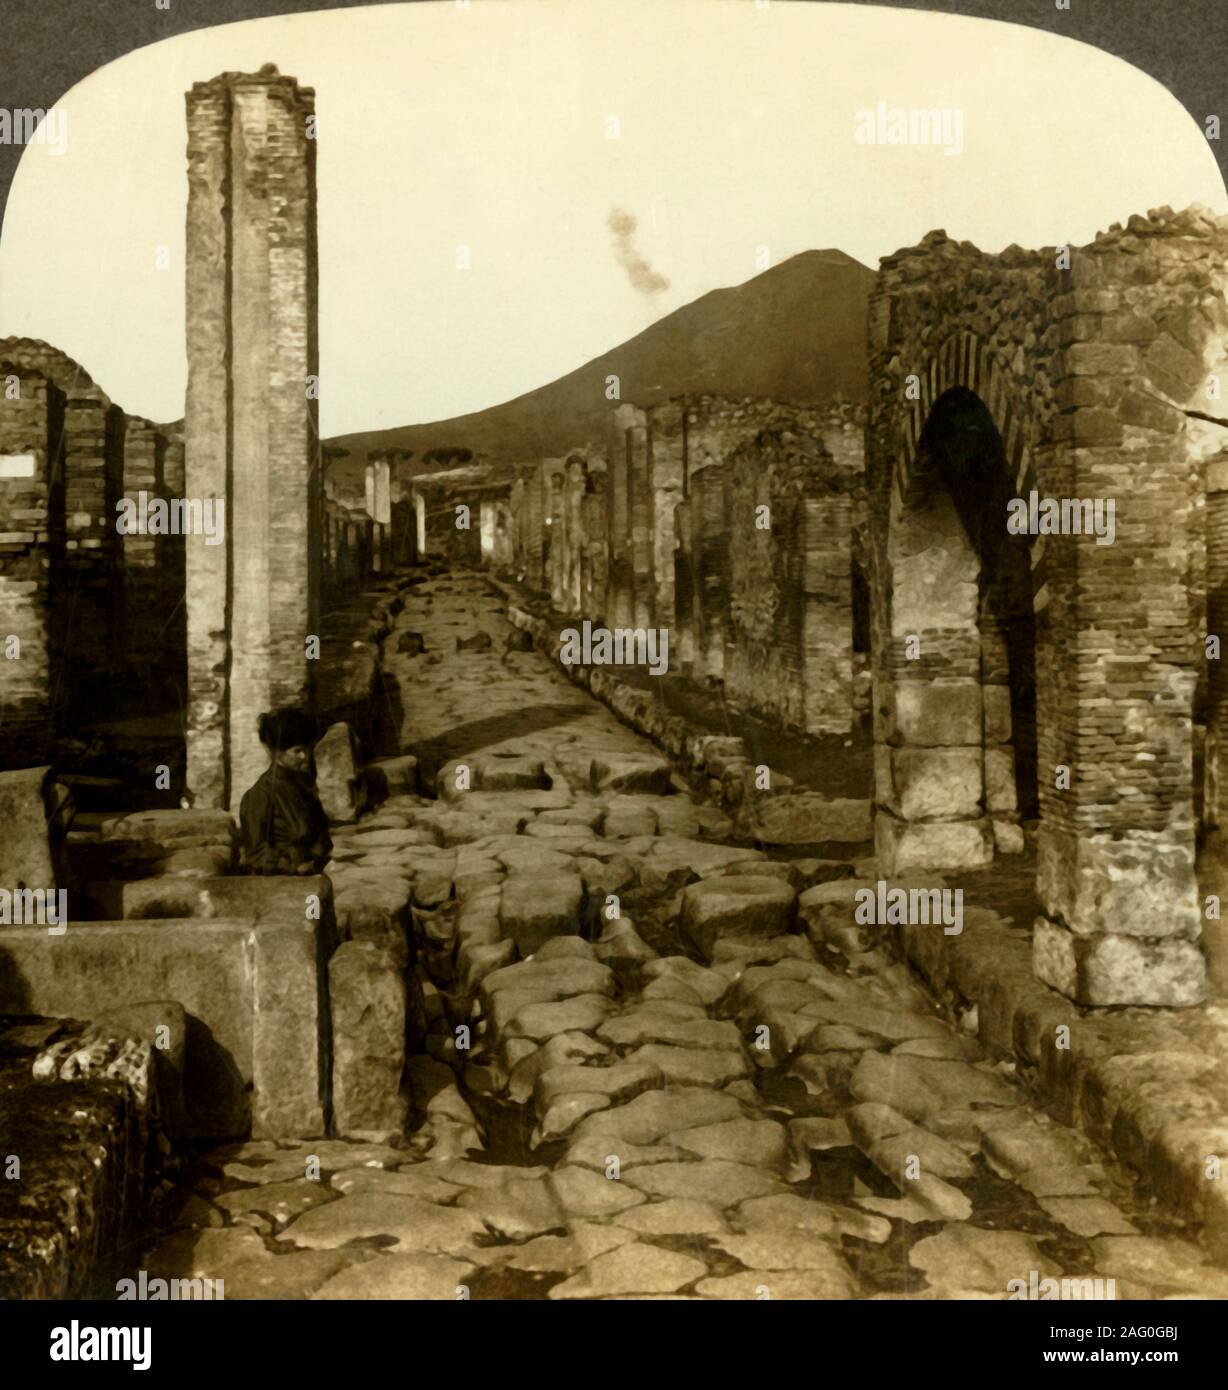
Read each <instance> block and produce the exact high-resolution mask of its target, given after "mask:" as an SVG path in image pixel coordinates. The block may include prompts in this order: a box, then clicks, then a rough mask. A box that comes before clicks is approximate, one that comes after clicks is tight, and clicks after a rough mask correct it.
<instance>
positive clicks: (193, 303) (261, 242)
mask: <svg viewBox="0 0 1228 1390" xmlns="http://www.w3.org/2000/svg"><path fill="white" fill-rule="evenodd" d="M187 112H188V186H189V197H188V220H187V339H188V392H187V409H186V416H185V426H184V434H185V450H186V483H185V487H186V493H187V496H188V497H189V498H192V499H202V500H203V499H206V498H215V499H216V498H223V499H225V504H226V527H225V540H224V543H222V544H219V545H207V544H205V538H204V537H203V536H189V537H187V544H186V569H187V599H188V687H189V706H188V785H189V787H190V789H191V791H192V792H193V794H194V795H195V797H196V800H197V803H198V804H200V805H207V806H237V804H238V801H239V798H240V797H241V796H242V794H243V792H244V791H245V790H246V789H247V788H248V787H249V786H250V785H251V783H252V782H253V781H255V779H256V777H258V776H259V774H260V773H261V771H262V770H263V768H264V766H265V763H266V755H265V754H264V752H263V750H262V749H261V747H260V744H259V740H258V739H257V736H256V720H257V717H258V715H259V714H260V713H261V711H262V710H265V709H268V708H270V707H272V706H275V705H280V704H289V703H309V702H310V699H311V674H310V667H309V664H308V662H307V660H306V642H305V639H306V637H307V635H308V634H309V633H313V632H316V631H317V630H318V626H319V573H320V566H319V559H318V556H317V555H316V553H315V552H316V550H317V548H318V546H319V535H318V529H319V508H318V498H317V496H316V493H317V490H318V487H319V466H318V455H319V431H318V428H317V421H316V402H315V399H314V396H315V392H311V393H310V396H309V391H308V377H311V376H315V375H316V374H317V372H318V365H317V363H318V350H317V324H316V278H317V277H316V225H315V216H316V188H315V141H314V139H309V138H308V134H307V121H308V118H309V117H310V116H311V115H312V114H313V113H314V93H313V92H312V91H311V89H310V88H305V87H300V86H299V85H298V83H297V82H296V81H295V80H294V79H293V78H289V77H282V76H280V75H279V74H278V73H277V70H276V69H275V68H273V67H272V66H268V67H266V68H264V69H262V70H261V71H260V72H259V73H258V74H254V75H253V74H247V73H223V74H222V75H221V76H220V77H217V78H214V79H213V81H211V82H205V83H197V84H196V86H194V87H193V88H192V91H191V92H190V93H188V97H187Z"/></svg>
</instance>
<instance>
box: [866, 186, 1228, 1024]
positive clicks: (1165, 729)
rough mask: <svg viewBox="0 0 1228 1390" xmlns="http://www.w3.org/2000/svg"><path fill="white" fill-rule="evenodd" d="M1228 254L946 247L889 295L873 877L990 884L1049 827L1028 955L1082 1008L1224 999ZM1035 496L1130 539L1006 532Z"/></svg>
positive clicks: (902, 269) (873, 533)
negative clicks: (1217, 870) (1016, 851)
mask: <svg viewBox="0 0 1228 1390" xmlns="http://www.w3.org/2000/svg"><path fill="white" fill-rule="evenodd" d="M1224 252H1225V232H1224V230H1223V229H1222V228H1221V227H1219V225H1218V224H1217V223H1216V222H1215V221H1214V219H1212V218H1210V217H1207V216H1203V215H1202V214H1200V213H1199V212H1198V211H1196V210H1190V211H1188V212H1186V213H1182V214H1180V215H1177V216H1174V215H1173V214H1172V213H1171V212H1170V211H1169V210H1168V209H1162V210H1159V211H1158V212H1156V213H1153V214H1152V215H1150V216H1149V217H1147V218H1141V217H1133V218H1131V219H1130V222H1129V224H1128V226H1127V227H1126V228H1124V229H1122V228H1114V229H1113V230H1112V231H1110V232H1109V233H1105V234H1102V235H1100V236H1098V237H1097V238H1096V240H1095V241H1094V242H1092V243H1091V244H1090V245H1088V246H1085V247H1080V248H1076V249H1073V250H1070V249H1067V248H1051V249H1047V250H1043V251H1038V252H1024V251H1020V250H1019V249H1018V248H1014V247H1012V248H1010V249H1009V250H1008V251H1006V252H1004V253H1003V254H1002V255H1000V256H988V255H984V254H982V253H980V252H979V251H977V250H976V249H975V248H974V247H972V246H970V245H969V244H967V243H956V242H953V241H951V240H949V239H948V238H947V237H946V236H945V235H944V234H943V233H941V232H937V233H932V234H931V235H930V236H928V237H927V238H926V239H925V241H923V242H922V243H921V245H920V246H918V247H915V248H913V249H911V250H908V251H904V252H900V253H899V254H897V255H895V256H892V257H888V258H887V259H886V260H885V261H884V262H883V267H882V273H881V275H880V277H879V281H878V285H877V287H876V290H875V293H874V295H873V297H872V300H871V308H870V365H871V384H872V393H871V401H870V412H871V413H870V422H869V429H868V434H867V440H868V446H867V477H868V486H869V497H870V502H869V506H870V527H869V534H870V537H871V549H872V571H871V572H872V587H873V613H872V629H873V634H872V635H873V669H874V734H875V743H876V785H875V803H876V838H877V848H878V852H879V855H880V863H881V865H882V866H883V868H884V869H885V871H887V872H894V873H910V872H914V871H917V870H924V869H931V868H933V869H950V870H958V869H969V868H975V867H978V866H984V865H986V864H988V863H989V862H990V861H991V860H992V857H993V855H994V853H995V850H996V849H997V850H1001V849H1009V848H1010V847H1012V845H1013V844H1014V843H1015V842H1016V840H1017V833H1018V832H1017V830H1016V828H1015V822H1016V821H1017V820H1018V818H1019V816H1020V814H1021V813H1022V814H1023V815H1024V816H1025V817H1028V816H1038V817H1039V828H1038V835H1037V846H1038V866H1037V883H1036V887H1037V895H1038V898H1039V903H1040V908H1041V915H1040V917H1039V918H1038V919H1037V922H1036V927H1035V934H1034V965H1035V969H1036V973H1037V974H1038V975H1039V976H1040V978H1041V979H1042V980H1044V981H1045V982H1046V983H1048V984H1050V985H1052V986H1053V987H1054V988H1056V989H1058V990H1060V991H1061V992H1062V993H1064V994H1066V995H1068V996H1069V997H1071V998H1073V999H1075V1000H1077V1001H1078V1002H1080V1003H1085V1004H1125V1003H1133V1004H1182V1003H1191V1002H1195V1001H1196V1000H1198V999H1200V998H1201V997H1202V996H1203V992H1204V987H1205V983H1204V965H1203V958H1202V954H1201V952H1200V950H1199V946H1198V937H1199V930H1200V926H1199V923H1200V908H1199V901H1198V894H1197V884H1196V882H1195V875H1194V858H1195V831H1196V821H1195V778H1194V767H1195V760H1194V754H1195V737H1194V726H1195V722H1196V719H1201V718H1205V722H1206V727H1207V767H1208V771H1209V773H1210V777H1209V782H1208V784H1209V786H1211V787H1212V788H1213V793H1212V796H1211V798H1210V800H1209V806H1208V813H1209V815H1211V816H1212V817H1214V816H1215V815H1216V814H1217V813H1218V805H1217V803H1218V799H1219V794H1220V793H1219V788H1220V787H1221V786H1222V777H1223V774H1222V772H1221V770H1220V768H1221V761H1222V758H1223V756H1224V755H1223V734H1222V729H1223V720H1224V715H1223V692H1224V680H1223V676H1222V675H1221V666H1220V665H1219V664H1218V663H1217V662H1206V661H1205V645H1204V639H1205V638H1206V636H1207V634H1208V632H1209V631H1211V632H1215V631H1217V630H1218V628H1219V627H1220V626H1221V624H1222V621H1223V613H1222V604H1223V596H1222V594H1221V593H1220V589H1221V588H1222V584H1223V575H1224V570H1225V565H1224V560H1223V557H1222V556H1221V555H1220V553H1219V552H1220V548H1221V546H1222V544H1223V538H1222V536H1223V527H1222V516H1221V507H1220V502H1219V500H1218V499H1219V497H1220V496H1221V494H1220V493H1219V492H1218V491H1216V490H1214V489H1217V488H1218V487H1220V486H1221V485H1222V483H1221V475H1222V471H1223V465H1222V459H1223V457H1224V455H1223V450H1224V448H1225V445H1228V430H1226V429H1225V427H1224V424H1223V422H1222V421H1217V420H1215V419H1214V418H1212V417H1215V416H1217V415H1218V414H1219V413H1220V408H1218V407H1216V405H1215V404H1214V400H1215V399H1216V397H1217V395H1218V383H1219V382H1221V381H1223V380H1224V372H1225V368H1226V367H1228V362H1226V361H1225V345H1226V344H1228V311H1226V310H1225V307H1224V304H1225V301H1224V288H1225V283H1224V265H1225V255H1224ZM1033 492H1035V493H1036V494H1037V495H1038V498H1053V499H1075V500H1078V501H1080V502H1081V503H1083V504H1084V505H1085V507H1086V505H1087V504H1091V503H1094V502H1096V501H1099V502H1100V503H1101V504H1102V511H1103V508H1104V505H1105V504H1107V503H1108V502H1109V501H1110V500H1112V501H1113V502H1114V503H1115V534H1114V535H1113V537H1112V541H1111V543H1105V541H1104V538H1103V537H1102V538H1098V537H1097V536H1096V535H1094V534H1087V533H1086V531H1085V532H1084V533H1083V534H1049V535H1046V534H1035V535H1033V534H1025V535H1013V534H1008V532H1007V529H1006V516H1007V504H1008V502H1009V500H1010V499H1012V498H1016V497H1018V498H1023V499H1028V498H1029V497H1030V495H1031V494H1032V493H1033ZM1204 497H1205V498H1206V505H1204ZM1106 535H1107V531H1106ZM1208 577H1209V578H1210V580H1211V585H1212V587H1211V591H1210V593H1208V589H1207V580H1208ZM1200 689H1202V690H1205V691H1206V692H1207V693H1206V697H1205V710H1199V709H1198V707H1197V702H1196V695H1197V692H1198V691H1199V690H1200Z"/></svg>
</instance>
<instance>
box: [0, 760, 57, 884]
mask: <svg viewBox="0 0 1228 1390" xmlns="http://www.w3.org/2000/svg"><path fill="white" fill-rule="evenodd" d="M50 771H51V769H50V768H49V767H26V768H20V769H19V770H17V771H16V772H0V825H3V826H4V844H3V847H2V848H0V885H2V886H3V887H5V888H8V889H9V890H10V891H11V890H13V889H15V888H43V889H48V888H54V887H55V886H56V882H55V866H54V864H53V862H52V856H51V843H50V840H49V838H48V834H47V809H48V804H47V792H48V791H49V786H48V780H47V778H48V774H49V773H50Z"/></svg>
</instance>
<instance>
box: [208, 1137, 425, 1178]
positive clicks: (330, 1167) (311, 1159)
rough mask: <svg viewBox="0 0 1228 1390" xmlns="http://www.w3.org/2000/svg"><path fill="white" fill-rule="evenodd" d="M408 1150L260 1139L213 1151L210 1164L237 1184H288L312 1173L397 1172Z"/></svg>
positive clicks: (325, 1141)
mask: <svg viewBox="0 0 1228 1390" xmlns="http://www.w3.org/2000/svg"><path fill="white" fill-rule="evenodd" d="M405 1159H406V1153H405V1150H404V1149H394V1148H390V1147H389V1146H388V1145H386V1144H360V1143H353V1144H350V1143H346V1142H345V1141H344V1140H341V1139H304V1140H300V1141H299V1142H298V1143H294V1144H279V1143H277V1142H276V1141H275V1140H271V1139H258V1140H255V1141H251V1142H248V1143H244V1144H227V1145H225V1146H223V1147H222V1148H220V1149H213V1150H212V1151H211V1152H210V1153H209V1155H208V1161H209V1163H210V1164H215V1165H220V1167H221V1170H222V1173H223V1174H224V1175H225V1176H226V1177H228V1178H230V1179H232V1180H233V1181H235V1182H244V1183H268V1182H286V1181H289V1180H290V1179H292V1178H303V1177H306V1176H307V1174H308V1173H309V1172H313V1171H315V1170H317V1169H318V1170H319V1171H320V1172H322V1173H335V1172H344V1171H346V1170H347V1169H350V1168H367V1167H370V1168H395V1167H396V1166H397V1165H398V1164H400V1163H404V1162H405Z"/></svg>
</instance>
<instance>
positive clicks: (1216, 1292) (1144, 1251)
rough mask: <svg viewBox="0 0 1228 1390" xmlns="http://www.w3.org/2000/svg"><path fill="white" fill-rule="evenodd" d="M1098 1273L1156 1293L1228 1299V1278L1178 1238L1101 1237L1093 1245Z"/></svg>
mask: <svg viewBox="0 0 1228 1390" xmlns="http://www.w3.org/2000/svg"><path fill="white" fill-rule="evenodd" d="M1092 1250H1093V1252H1094V1253H1095V1256H1096V1269H1097V1272H1103V1273H1104V1274H1106V1275H1111V1276H1112V1277H1113V1278H1114V1279H1116V1280H1117V1281H1118V1283H1119V1284H1120V1283H1121V1281H1122V1280H1126V1279H1128V1280H1135V1281H1137V1282H1138V1283H1140V1284H1146V1285H1148V1286H1149V1287H1150V1288H1152V1289H1154V1290H1155V1293H1156V1296H1157V1297H1158V1296H1162V1294H1163V1291H1165V1290H1168V1289H1172V1290H1174V1291H1178V1292H1181V1293H1189V1294H1193V1295H1194V1296H1195V1297H1197V1298H1214V1299H1223V1298H1228V1274H1226V1273H1225V1272H1224V1271H1223V1270H1221V1269H1214V1268H1213V1267H1212V1266H1211V1265H1209V1264H1207V1263H1205V1260H1204V1256H1203V1254H1202V1251H1200V1250H1199V1249H1198V1247H1197V1246H1195V1245H1192V1244H1191V1243H1190V1242H1188V1241H1184V1240H1179V1239H1176V1238H1168V1239H1165V1240H1158V1239H1156V1238H1154V1237H1151V1236H1097V1237H1096V1238H1095V1239H1094V1240H1093V1241H1092Z"/></svg>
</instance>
